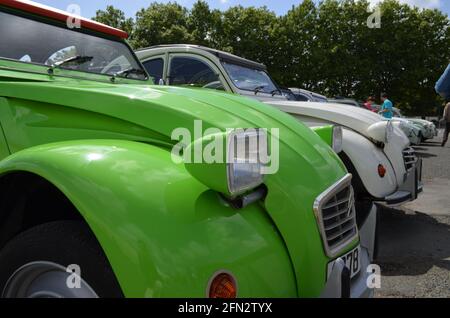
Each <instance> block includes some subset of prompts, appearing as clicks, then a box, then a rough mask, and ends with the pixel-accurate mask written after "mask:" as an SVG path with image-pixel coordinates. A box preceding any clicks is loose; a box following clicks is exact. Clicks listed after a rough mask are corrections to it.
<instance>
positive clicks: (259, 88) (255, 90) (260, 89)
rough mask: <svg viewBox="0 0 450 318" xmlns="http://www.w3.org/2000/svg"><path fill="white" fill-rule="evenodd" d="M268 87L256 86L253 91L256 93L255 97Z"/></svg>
mask: <svg viewBox="0 0 450 318" xmlns="http://www.w3.org/2000/svg"><path fill="white" fill-rule="evenodd" d="M266 87H267V85H260V86H256V87H255V88H254V89H253V91H254V92H255V95H257V94H258V93H259V92H261V91H262V90H263V89H264V88H266Z"/></svg>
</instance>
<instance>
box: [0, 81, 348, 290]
mask: <svg viewBox="0 0 450 318" xmlns="http://www.w3.org/2000/svg"><path fill="white" fill-rule="evenodd" d="M46 78H48V77H46ZM4 104H7V105H8V106H10V107H3V106H4ZM0 106H2V107H0V108H1V113H0V116H2V117H0V118H5V116H9V117H10V118H13V120H12V121H11V123H8V122H7V121H4V122H3V121H2V124H3V126H4V127H3V129H4V131H5V135H6V139H7V140H8V144H9V147H10V149H11V152H16V151H19V150H21V149H24V148H28V147H31V146H34V145H37V144H42V143H46V142H54V141H63V140H72V139H92V138H108V137H109V136H110V135H108V133H110V132H111V131H113V132H115V133H116V135H114V138H124V139H131V140H138V141H143V142H151V143H156V144H166V145H167V146H170V145H172V144H174V143H175V142H174V141H171V138H170V137H171V134H172V132H173V130H174V129H176V128H180V127H184V128H188V129H189V130H190V131H191V133H192V135H193V134H194V133H193V132H194V121H195V120H202V121H203V129H204V130H205V129H207V128H210V127H216V128H219V129H221V130H225V129H227V128H255V127H256V128H267V129H271V128H278V129H279V134H280V158H279V160H280V169H279V171H278V173H276V174H274V175H270V176H268V177H267V181H266V185H267V187H268V189H269V191H268V196H267V198H266V200H265V202H264V205H265V207H266V210H267V212H268V213H269V215H270V217H271V218H272V220H273V222H274V224H275V225H276V226H277V228H278V230H279V231H280V233H281V235H282V237H283V238H284V240H285V243H286V247H287V249H288V250H289V253H290V256H291V260H292V263H293V268H294V271H295V273H296V276H297V284H298V286H300V285H302V286H308V288H304V289H302V288H299V294H300V295H302V296H318V295H319V294H320V292H321V290H322V288H323V286H319V285H318V284H317V283H315V284H314V283H313V282H317V281H318V280H319V281H323V282H324V283H325V281H326V266H327V263H328V262H329V261H330V260H329V259H328V258H327V257H326V256H325V253H324V250H323V247H322V240H321V237H320V234H319V229H318V225H317V222H316V219H315V216H314V213H313V204H314V201H315V199H316V198H317V197H318V196H319V195H320V194H321V193H323V192H324V191H325V190H327V189H328V188H329V187H330V186H332V185H333V184H334V183H335V182H337V181H338V180H340V179H341V178H343V177H344V176H345V175H346V173H347V171H346V169H345V167H344V165H343V164H342V162H341V161H340V160H339V158H338V157H337V155H336V154H335V153H334V152H333V151H332V149H331V148H330V147H329V146H328V145H327V144H325V142H323V141H322V140H321V139H320V137H319V136H318V135H317V134H315V133H314V132H313V131H311V130H310V129H309V128H307V127H306V126H304V125H302V124H299V123H298V122H297V120H296V119H294V118H293V117H291V116H289V115H288V114H285V113H283V112H281V111H278V110H276V109H275V108H273V107H271V106H268V105H264V104H262V103H260V102H258V101H255V100H252V99H247V98H243V97H240V96H235V95H231V94H228V93H222V92H213V91H209V90H208V91H205V90H202V89H187V88H177V87H167V86H150V85H141V84H110V83H101V82H93V81H85V80H81V79H80V80H73V79H58V80H51V81H47V80H43V81H39V82H37V81H31V82H30V81H27V82H23V81H20V80H19V81H0ZM12 106H14V107H12ZM8 112H10V113H8ZM11 112H14V114H11ZM269 133H270V131H269ZM117 136H119V137H117ZM114 138H112V137H111V139H114ZM308 282H311V283H309V284H308Z"/></svg>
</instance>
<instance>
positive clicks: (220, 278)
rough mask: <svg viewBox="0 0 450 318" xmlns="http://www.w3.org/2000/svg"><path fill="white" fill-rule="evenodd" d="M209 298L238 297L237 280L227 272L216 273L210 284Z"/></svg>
mask: <svg viewBox="0 0 450 318" xmlns="http://www.w3.org/2000/svg"><path fill="white" fill-rule="evenodd" d="M208 294H209V298H219V299H230V298H236V297H237V286H236V280H235V279H234V278H233V276H231V275H230V274H227V273H221V274H218V275H216V276H215V277H214V278H213V280H212V281H211V283H210V285H209V293H208Z"/></svg>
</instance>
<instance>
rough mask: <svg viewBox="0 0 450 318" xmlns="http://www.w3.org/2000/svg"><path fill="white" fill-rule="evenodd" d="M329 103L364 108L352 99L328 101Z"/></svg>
mask: <svg viewBox="0 0 450 318" xmlns="http://www.w3.org/2000/svg"><path fill="white" fill-rule="evenodd" d="M328 102H330V103H334V104H343V105H349V106H355V107H359V108H363V107H362V105H361V104H360V103H358V102H357V101H356V100H354V99H350V98H334V99H328Z"/></svg>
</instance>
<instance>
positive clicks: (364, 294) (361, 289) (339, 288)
mask: <svg viewBox="0 0 450 318" xmlns="http://www.w3.org/2000/svg"><path fill="white" fill-rule="evenodd" d="M369 265H370V261H369V253H368V251H367V249H365V248H363V247H361V272H360V273H359V274H358V275H357V276H355V277H353V279H350V272H349V270H348V268H347V267H346V266H345V262H344V261H343V260H342V258H338V259H337V260H336V261H335V263H334V266H333V270H332V271H331V274H330V276H329V278H328V281H327V284H326V285H325V289H324V291H323V292H322V295H321V296H320V297H321V298H372V297H373V295H374V291H373V289H370V288H369V287H368V284H367V280H368V278H369V275H370V274H369V273H367V268H368V267H369Z"/></svg>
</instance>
